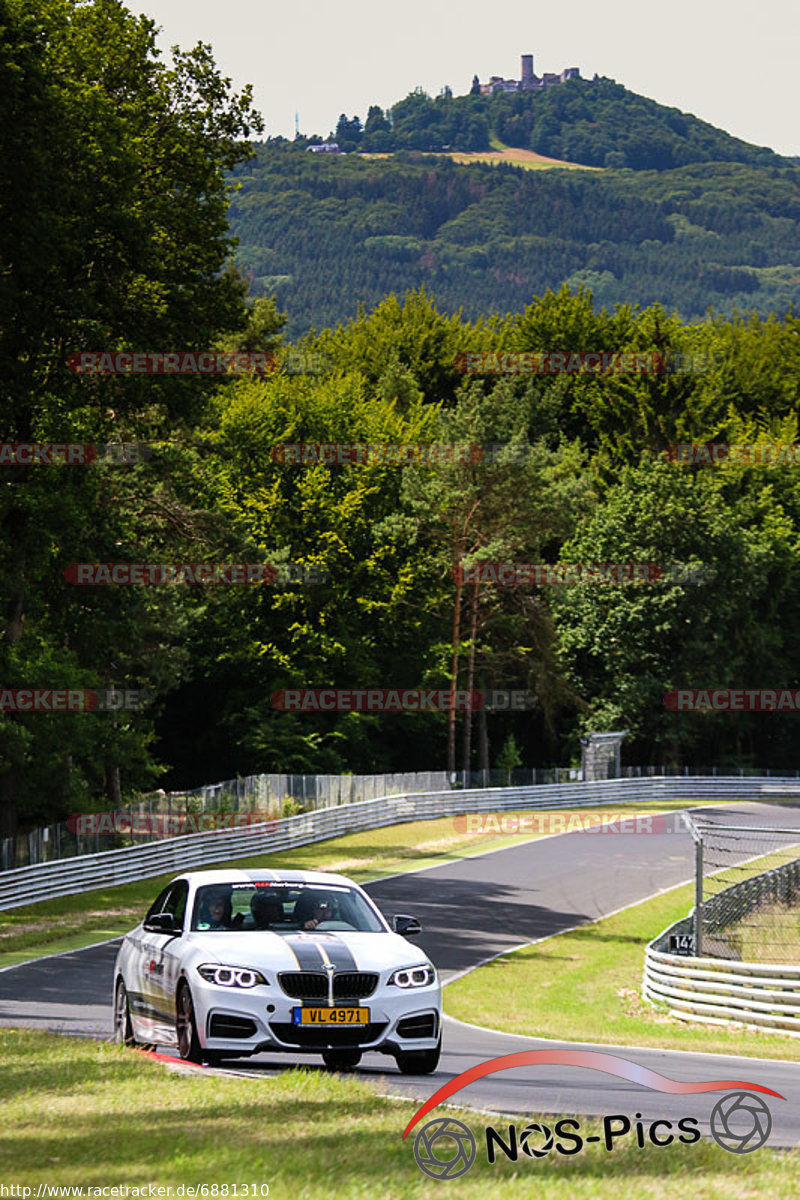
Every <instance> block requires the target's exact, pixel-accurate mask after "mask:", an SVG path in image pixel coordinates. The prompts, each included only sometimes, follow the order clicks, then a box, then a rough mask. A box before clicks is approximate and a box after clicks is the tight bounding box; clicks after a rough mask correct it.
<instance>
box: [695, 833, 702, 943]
mask: <svg viewBox="0 0 800 1200" xmlns="http://www.w3.org/2000/svg"><path fill="white" fill-rule="evenodd" d="M694 953H695V957H696V958H702V956H703V835H702V833H701V834H699V836H698V837H697V838H696V839H695V843H694Z"/></svg>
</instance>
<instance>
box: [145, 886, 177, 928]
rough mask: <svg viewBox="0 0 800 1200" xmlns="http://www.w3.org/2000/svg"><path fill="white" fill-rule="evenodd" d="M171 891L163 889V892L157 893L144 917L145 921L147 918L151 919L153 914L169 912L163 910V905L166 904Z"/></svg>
mask: <svg viewBox="0 0 800 1200" xmlns="http://www.w3.org/2000/svg"><path fill="white" fill-rule="evenodd" d="M171 890H172V889H171V888H169V887H165V888H164V890H163V892H161V893H159V895H158V897H157V898H156V899H155V900H154V901H153V903H152V904H151V905H150V907H149V908H148V910H147V916H146V917H145V921H146V920H147V919H148V917H152V915H153V913H160V912H167V911H169V910H167V909H165V908H164V905H165V904H166V902H167V897H168V896H169V894H170V891H171Z"/></svg>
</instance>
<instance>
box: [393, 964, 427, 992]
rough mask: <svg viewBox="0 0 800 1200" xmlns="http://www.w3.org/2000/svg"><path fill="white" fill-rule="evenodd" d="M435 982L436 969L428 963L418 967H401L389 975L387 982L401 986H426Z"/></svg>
mask: <svg viewBox="0 0 800 1200" xmlns="http://www.w3.org/2000/svg"><path fill="white" fill-rule="evenodd" d="M435 982H436V971H435V969H434V968H433V967H432V966H431V964H430V963H423V964H422V965H421V966H419V967H401V968H400V970H399V971H395V972H394V974H393V975H391V976H390V977H389V983H393V984H395V985H396V986H397V987H401V988H415V987H427V986H428V984H429V983H435Z"/></svg>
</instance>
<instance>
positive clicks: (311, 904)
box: [294, 892, 333, 929]
mask: <svg viewBox="0 0 800 1200" xmlns="http://www.w3.org/2000/svg"><path fill="white" fill-rule="evenodd" d="M332 916H333V905H332V903H331V901H330V899H329V898H328V897H327V896H325V895H322V894H321V893H320V892H304V893H303V895H302V896H301V897H300V899H299V900H298V901H297V903H296V904H295V906H294V919H295V921H297V923H298V924H299V925H300V927H301V929H316V927H317V925H319V923H320V921H330V919H331V917H332Z"/></svg>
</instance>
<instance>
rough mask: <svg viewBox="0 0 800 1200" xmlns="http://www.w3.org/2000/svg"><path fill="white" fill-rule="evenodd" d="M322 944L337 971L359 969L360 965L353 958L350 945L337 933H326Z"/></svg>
mask: <svg viewBox="0 0 800 1200" xmlns="http://www.w3.org/2000/svg"><path fill="white" fill-rule="evenodd" d="M322 944H323V946H324V948H325V953H326V954H327V955H328V958H329V959H330V960H331V962H332V963H333V965H334V966H335V967H336V970H337V971H357V970H358V965H357V963H356V960H355V959H354V958H353V954H352V951H351V950H350V947H349V946H348V945H347V944H346V943H345V942H343V941H342V940H341V939H340V938H337V936H336V934H335V933H328V934H326V936H325V941H324V942H323V943H322Z"/></svg>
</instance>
